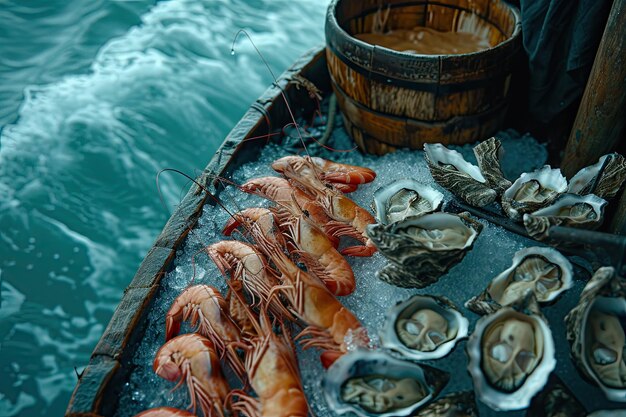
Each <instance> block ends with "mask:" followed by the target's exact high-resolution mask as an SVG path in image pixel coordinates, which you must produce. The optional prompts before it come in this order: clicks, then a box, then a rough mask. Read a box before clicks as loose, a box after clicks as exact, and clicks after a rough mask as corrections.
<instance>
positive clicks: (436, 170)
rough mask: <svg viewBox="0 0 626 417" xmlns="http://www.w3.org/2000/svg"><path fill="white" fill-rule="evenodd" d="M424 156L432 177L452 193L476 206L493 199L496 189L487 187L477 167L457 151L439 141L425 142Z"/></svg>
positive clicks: (485, 203) (484, 204)
mask: <svg viewBox="0 0 626 417" xmlns="http://www.w3.org/2000/svg"><path fill="white" fill-rule="evenodd" d="M424 156H425V157H426V162H427V163H428V167H429V169H430V173H431V175H432V176H433V179H434V180H435V181H436V182H437V184H439V185H441V186H442V187H444V188H446V189H447V190H449V191H450V192H451V193H452V194H454V195H456V196H457V197H459V198H461V199H462V200H464V201H466V202H467V203H469V204H471V205H472V206H477V207H482V206H486V205H487V204H490V203H493V202H494V201H495V199H496V195H497V193H496V191H495V190H492V189H491V188H489V186H488V185H487V180H486V179H485V177H484V176H483V174H482V173H481V172H480V170H479V169H478V167H477V166H475V165H472V164H470V163H469V162H467V161H466V160H465V159H463V156H462V155H461V154H460V153H459V152H457V151H453V150H450V149H448V148H446V147H445V146H443V145H442V144H440V143H435V144H428V143H427V144H424Z"/></svg>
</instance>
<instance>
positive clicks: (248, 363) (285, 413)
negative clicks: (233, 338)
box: [231, 291, 309, 417]
mask: <svg viewBox="0 0 626 417" xmlns="http://www.w3.org/2000/svg"><path fill="white" fill-rule="evenodd" d="M233 300H236V303H237V304H239V307H240V308H241V309H242V310H244V311H245V313H246V316H247V319H248V321H249V322H250V324H251V327H253V328H254V329H255V335H254V336H251V337H250V338H248V339H247V341H246V344H247V346H246V348H245V349H246V359H245V367H246V372H247V374H248V378H249V380H250V385H251V386H252V389H253V390H254V392H255V393H256V394H257V396H258V399H254V398H252V397H250V396H249V395H247V394H246V393H245V392H243V391H241V390H237V391H233V392H232V393H231V396H233V397H237V400H236V401H234V402H233V403H232V405H231V408H232V410H233V411H234V412H241V413H244V414H246V415H248V416H250V417H300V416H301V417H306V416H307V415H308V409H309V407H308V404H307V401H306V396H305V394H304V389H303V387H302V381H301V378H300V373H299V371H298V366H297V362H296V356H295V353H294V349H293V345H292V344H291V341H290V338H289V333H288V332H287V330H286V328H285V327H284V326H283V325H282V323H281V326H280V327H281V330H282V335H281V336H278V335H276V334H274V332H273V331H272V324H271V322H270V319H269V317H268V315H267V313H266V312H265V310H261V321H260V322H259V319H258V317H257V316H256V314H255V313H254V312H252V311H251V310H250V308H249V307H248V306H246V305H245V303H244V301H243V298H242V295H241V294H240V293H239V292H238V291H234V292H233Z"/></svg>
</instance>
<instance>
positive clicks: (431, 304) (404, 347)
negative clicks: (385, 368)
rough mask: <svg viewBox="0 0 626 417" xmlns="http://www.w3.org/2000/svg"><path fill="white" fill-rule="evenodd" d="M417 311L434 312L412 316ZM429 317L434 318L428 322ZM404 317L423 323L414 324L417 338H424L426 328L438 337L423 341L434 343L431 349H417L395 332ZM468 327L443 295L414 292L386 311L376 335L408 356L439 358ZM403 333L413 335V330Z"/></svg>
mask: <svg viewBox="0 0 626 417" xmlns="http://www.w3.org/2000/svg"><path fill="white" fill-rule="evenodd" d="M420 312H434V313H435V314H433V315H423V318H420V317H415V315H416V314H419V313H420ZM431 317H434V320H431V321H434V323H433V322H431V323H429V322H428V319H429V318H431ZM407 320H408V323H409V324H412V322H413V321H414V320H417V321H416V322H417V323H419V324H420V325H421V326H423V327H422V328H419V327H418V326H416V327H417V328H418V329H419V338H420V339H421V340H423V338H428V337H429V335H428V333H429V332H433V333H436V336H437V339H438V340H436V341H435V342H434V343H433V341H432V338H428V339H427V340H428V342H430V343H424V344H423V345H429V346H430V347H434V349H428V350H427V349H420V348H418V347H417V346H410V345H411V343H407V340H406V339H407V338H406V337H403V335H401V334H399V333H400V330H401V329H400V326H401V325H402V323H401V321H407ZM468 329H469V321H468V320H467V319H466V318H465V317H463V315H462V314H461V313H460V312H459V310H458V308H457V307H456V306H455V305H454V304H453V303H452V302H451V301H450V300H448V299H447V298H444V297H437V296H429V295H414V296H413V297H411V298H409V299H408V300H405V301H402V302H400V303H398V304H396V305H395V306H394V307H392V308H391V309H390V310H389V311H388V312H387V314H386V316H385V324H384V325H383V328H382V329H381V331H380V339H381V344H382V346H383V347H385V348H387V349H391V350H394V351H396V352H398V353H401V354H402V355H403V356H405V357H407V358H409V359H413V360H418V361H419V360H430V359H439V358H443V357H444V356H446V355H448V354H449V353H450V352H451V351H452V349H454V346H455V345H456V344H457V342H458V341H460V340H461V339H464V338H466V337H467V334H468ZM408 330H410V329H408ZM407 336H409V337H411V338H414V337H415V336H416V335H415V332H409V334H407ZM433 338H434V337H433ZM416 339H417V338H416ZM435 346H436V347H435Z"/></svg>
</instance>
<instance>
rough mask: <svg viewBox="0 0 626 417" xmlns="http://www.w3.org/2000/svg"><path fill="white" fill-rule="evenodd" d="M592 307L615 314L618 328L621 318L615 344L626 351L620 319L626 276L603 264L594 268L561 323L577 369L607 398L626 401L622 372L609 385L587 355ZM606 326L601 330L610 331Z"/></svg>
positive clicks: (625, 304)
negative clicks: (617, 382)
mask: <svg viewBox="0 0 626 417" xmlns="http://www.w3.org/2000/svg"><path fill="white" fill-rule="evenodd" d="M593 311H597V312H600V313H602V314H606V315H609V316H613V317H616V318H617V319H618V326H616V330H617V331H618V332H619V330H620V329H619V327H620V325H619V324H620V322H621V332H622V342H621V343H622V346H621V347H618V348H621V349H622V355H623V354H624V353H626V348H625V346H624V341H623V337H624V336H623V333H624V327H623V326H624V325H623V323H624V322H625V321H626V279H625V278H623V277H620V276H618V275H617V273H616V271H615V269H614V268H612V267H603V268H599V269H598V270H597V271H596V273H595V274H594V275H593V277H592V278H591V280H589V282H588V283H587V285H586V286H585V288H584V289H583V291H582V293H581V295H580V301H579V303H578V305H576V307H574V308H573V309H572V310H571V311H570V312H569V313H568V314H567V316H565V325H566V327H567V340H568V341H569V343H570V348H571V349H570V353H571V356H572V360H573V361H574V364H575V365H576V367H577V368H578V370H579V371H580V372H581V373H582V374H583V375H585V376H586V377H587V378H588V379H589V380H590V381H592V382H593V383H595V384H596V385H598V386H599V387H600V389H602V391H603V392H604V394H605V395H606V397H607V398H608V399H609V400H611V401H619V402H626V373H625V374H624V375H622V386H621V387H618V386H613V385H611V384H610V383H608V382H607V380H606V377H607V376H609V374H608V373H607V374H605V375H604V376H601V375H599V374H598V372H597V371H596V370H595V369H594V367H593V365H592V364H591V361H590V356H591V355H593V354H594V353H595V352H592V351H591V348H592V346H593V344H594V342H596V341H597V339H596V337H595V336H594V335H592V334H591V331H592V330H591V329H589V324H588V320H589V319H590V314H591V313H592V312H593ZM610 330H611V329H609V328H606V329H603V332H604V331H606V332H610ZM609 336H610V337H611V339H612V340H613V341H616V340H617V339H618V338H617V337H616V335H615V334H609ZM617 353H619V352H617ZM620 359H621V361H622V362H624V361H626V358H624V356H621V358H620ZM620 359H618V360H620ZM622 365H623V368H622V371H623V370H624V369H625V368H626V362H624V363H623V364H622ZM618 369H619V368H618Z"/></svg>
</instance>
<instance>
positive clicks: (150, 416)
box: [135, 407, 196, 417]
mask: <svg viewBox="0 0 626 417" xmlns="http://www.w3.org/2000/svg"><path fill="white" fill-rule="evenodd" d="M195 416H196V415H195V414H193V413H190V412H189V411H185V410H179V409H178V408H172V407H158V408H151V409H149V410H146V411H142V412H141V413H139V414H137V415H135V417H195Z"/></svg>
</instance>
